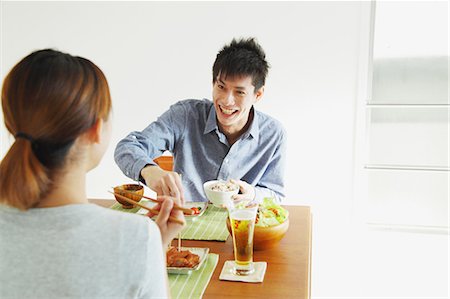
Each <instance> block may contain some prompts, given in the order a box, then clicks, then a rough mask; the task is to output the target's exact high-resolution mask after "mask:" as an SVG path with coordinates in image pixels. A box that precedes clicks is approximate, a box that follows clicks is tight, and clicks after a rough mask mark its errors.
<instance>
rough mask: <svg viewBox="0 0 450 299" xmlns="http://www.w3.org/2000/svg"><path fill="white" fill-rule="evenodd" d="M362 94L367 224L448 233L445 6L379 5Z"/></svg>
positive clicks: (374, 10) (374, 12)
mask: <svg viewBox="0 0 450 299" xmlns="http://www.w3.org/2000/svg"><path fill="white" fill-rule="evenodd" d="M371 15H372V36H371V37H372V45H373V48H372V55H371V59H370V62H369V72H368V73H369V78H368V84H367V86H368V88H367V90H368V91H367V93H366V103H365V108H364V109H363V110H364V112H363V113H364V114H365V127H366V130H365V138H366V140H365V155H364V157H362V158H361V160H362V161H363V163H361V164H362V165H360V166H363V171H362V172H363V173H364V178H365V180H366V181H365V189H366V190H365V191H366V193H365V194H366V195H367V201H366V215H365V216H366V222H369V223H371V224H376V225H387V226H391V227H395V226H402V227H414V228H423V229H430V228H431V229H436V230H444V231H448V204H449V203H448V197H449V144H448V141H449V113H450V110H449V101H448V26H447V25H448V3H447V1H442V2H438V1H430V2H387V1H383V2H376V3H374V5H373V6H372V13H371Z"/></svg>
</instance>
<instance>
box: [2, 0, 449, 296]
mask: <svg viewBox="0 0 450 299" xmlns="http://www.w3.org/2000/svg"><path fill="white" fill-rule="evenodd" d="M1 5H2V6H1V8H2V13H1V19H2V20H1V26H2V28H1V55H0V57H1V75H2V78H4V76H5V74H6V73H7V72H8V71H9V70H10V68H11V67H12V66H13V65H14V64H15V63H17V62H18V61H19V60H20V59H21V58H22V57H24V56H25V55H27V54H29V53H30V52H31V51H33V50H36V49H41V48H46V47H52V48H56V49H58V50H61V51H66V52H69V53H71V54H73V55H79V56H84V57H86V58H89V59H91V60H92V61H93V62H95V63H96V64H97V65H98V66H99V67H100V68H101V69H102V70H103V71H104V73H105V74H106V76H107V78H108V80H109V84H110V88H111V93H112V97H113V109H114V124H113V126H114V132H113V136H112V140H111V145H110V147H109V150H108V151H107V153H106V155H105V157H104V158H103V161H102V162H101V164H100V166H99V167H98V168H97V169H95V170H93V171H92V172H91V173H90V174H89V175H88V196H89V197H97V198H112V196H111V195H110V194H108V193H107V192H106V190H107V189H108V188H110V186H113V185H118V184H122V183H124V182H127V181H129V179H127V178H126V177H125V176H124V175H123V174H122V173H121V172H120V170H119V169H118V167H117V166H116V165H115V163H114V161H113V150H114V147H115V144H116V143H117V142H118V141H119V140H120V139H121V138H123V137H124V136H125V135H126V134H127V133H128V132H130V131H132V130H140V129H143V128H144V127H145V126H146V125H147V124H149V123H150V122H151V121H153V120H155V119H156V117H157V116H158V115H160V114H161V113H162V112H164V111H165V110H166V109H167V108H168V107H169V105H171V104H172V103H175V102H176V101H178V100H181V99H186V98H204V97H206V98H211V86H212V78H211V69H212V64H213V61H214V59H215V55H216V54H217V51H218V50H219V49H220V48H221V47H222V46H223V45H224V44H225V43H228V42H229V41H230V40H231V39H232V38H233V37H241V36H242V37H248V36H254V37H256V38H257V39H258V40H259V42H260V43H261V45H262V46H263V48H264V49H265V50H266V54H267V59H268V61H269V62H270V64H271V69H270V72H269V76H268V78H267V84H266V93H265V96H264V98H263V100H262V101H261V102H259V103H258V104H257V106H256V108H257V109H260V110H261V111H263V112H266V113H268V114H270V115H272V116H274V117H276V118H277V119H279V120H280V121H281V122H282V123H283V125H284V126H285V128H286V129H287V132H288V142H289V144H288V157H287V161H288V167H287V172H286V189H287V190H286V191H287V198H286V202H285V203H286V204H297V205H310V206H311V207H312V210H313V213H314V232H313V234H314V238H313V240H314V245H313V271H312V275H313V277H312V284H313V285H312V287H313V289H312V295H313V298H324V297H328V298H338V297H341V298H364V297H372V298H392V297H403V298H412V297H416V298H431V297H439V296H440V298H444V297H443V296H444V295H448V268H447V267H446V265H448V243H447V239H446V238H445V236H436V235H423V236H419V237H421V238H420V239H418V238H416V237H414V238H411V236H412V234H397V233H389V232H388V233H386V232H376V233H373V234H364V236H362V235H358V236H357V237H355V235H352V234H349V231H350V230H349V229H348V226H346V224H348V222H349V221H350V219H351V217H352V215H351V214H352V207H353V205H354V204H355V203H358V201H360V200H361V198H359V197H356V198H353V197H352V194H353V188H354V186H353V180H354V178H353V175H352V173H353V170H354V167H355V163H356V164H358V163H359V162H360V161H359V160H363V159H362V158H361V157H359V158H358V161H356V160H354V158H353V157H355V156H356V157H358V155H359V154H358V155H355V154H356V153H355V152H354V151H355V148H356V142H357V141H358V140H357V138H356V135H357V134H359V133H361V126H360V127H359V128H357V127H355V126H354V125H355V123H359V122H361V120H359V119H357V117H356V116H357V112H358V111H359V110H358V107H361V103H364V102H365V100H366V99H365V98H364V96H365V94H364V92H362V90H365V89H364V88H365V86H361V82H363V81H364V80H362V79H361V74H362V73H363V72H362V71H361V70H364V67H363V66H361V63H362V62H363V63H367V54H368V52H367V51H368V49H369V48H368V44H367V43H368V41H369V30H368V26H369V24H370V22H369V21H368V19H367V18H368V15H369V14H368V13H367V11H368V7H369V6H370V2H337V1H333V2H281V3H279V2H256V1H252V2H195V3H194V2H166V3H163V2H136V3H121V2H97V3H92V2H78V3H70V2H30V3H27V2H2V4H1ZM361 57H363V59H361ZM2 117H3V116H2V115H0V118H2ZM0 120H1V121H2V119H0ZM2 125H3V121H2ZM358 132H359V133H358ZM0 133H1V136H0V137H1V138H0V140H1V146H0V158H1V157H3V155H4V154H5V153H6V151H7V149H8V148H9V144H10V142H11V141H12V138H11V137H10V136H9V135H8V134H7V133H6V131H5V129H4V128H3V127H2V128H1V129H0ZM360 135H361V134H359V136H360ZM411 269H413V270H411ZM280 287H282V286H280ZM373 296H375V297H373Z"/></svg>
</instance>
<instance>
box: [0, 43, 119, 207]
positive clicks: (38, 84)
mask: <svg viewBox="0 0 450 299" xmlns="http://www.w3.org/2000/svg"><path fill="white" fill-rule="evenodd" d="M2 109H3V115H4V121H5V127H6V129H7V130H8V131H9V132H10V133H11V134H13V135H14V137H15V138H16V141H15V142H14V144H13V145H12V146H11V148H10V150H9V151H8V153H7V154H6V156H5V157H4V158H3V160H2V161H1V163H0V203H5V204H7V205H10V206H13V207H16V208H19V209H22V210H26V209H29V208H32V207H36V206H37V205H38V204H39V203H40V201H41V200H42V199H44V198H45V196H47V195H48V194H50V193H51V192H52V190H53V187H54V185H55V184H57V183H58V182H57V179H58V177H59V176H58V175H59V174H60V173H61V171H64V166H65V163H66V161H67V160H68V159H67V157H68V156H69V152H70V149H71V148H72V146H73V144H74V143H75V141H76V140H77V138H78V137H79V136H80V135H81V134H83V133H84V132H86V131H87V130H88V129H89V128H91V127H92V125H93V124H95V122H96V121H97V120H98V119H104V120H106V119H107V118H108V116H109V113H110V110H111V97H110V94H109V88H108V83H107V81H106V78H105V76H104V74H103V73H102V71H101V70H100V69H99V68H98V67H97V66H96V65H95V64H93V63H92V62H91V61H89V60H87V59H85V58H82V57H76V56H72V55H70V54H66V53H62V52H59V51H55V50H52V49H45V50H39V51H35V52H33V53H31V54H30V55H28V56H27V57H25V58H24V59H22V60H21V61H20V62H19V63H18V64H16V65H15V66H14V67H13V69H12V70H11V71H10V72H9V73H8V75H7V76H6V77H5V80H4V82H3V88H2ZM75 156H76V155H74V156H73V157H75Z"/></svg>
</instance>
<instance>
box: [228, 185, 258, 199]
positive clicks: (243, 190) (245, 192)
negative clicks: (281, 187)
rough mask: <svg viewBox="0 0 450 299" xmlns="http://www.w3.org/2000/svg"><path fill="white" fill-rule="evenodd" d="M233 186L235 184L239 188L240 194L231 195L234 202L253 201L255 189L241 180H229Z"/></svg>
mask: <svg viewBox="0 0 450 299" xmlns="http://www.w3.org/2000/svg"><path fill="white" fill-rule="evenodd" d="M230 181H231V182H232V183H233V184H236V185H238V186H239V191H240V194H236V195H233V199H234V200H235V201H241V200H249V201H252V200H254V199H255V196H256V193H255V187H253V186H252V185H250V184H248V183H247V182H245V181H241V180H230Z"/></svg>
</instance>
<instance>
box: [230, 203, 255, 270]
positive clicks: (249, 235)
mask: <svg viewBox="0 0 450 299" xmlns="http://www.w3.org/2000/svg"><path fill="white" fill-rule="evenodd" d="M257 210H258V205H256V204H254V205H252V206H245V204H240V205H235V206H233V205H232V206H231V207H228V211H229V215H230V225H231V231H232V234H233V245H234V264H235V265H234V269H233V272H234V274H235V275H249V274H252V273H253V272H254V271H255V269H254V267H253V234H254V232H255V220H256V213H257Z"/></svg>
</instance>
